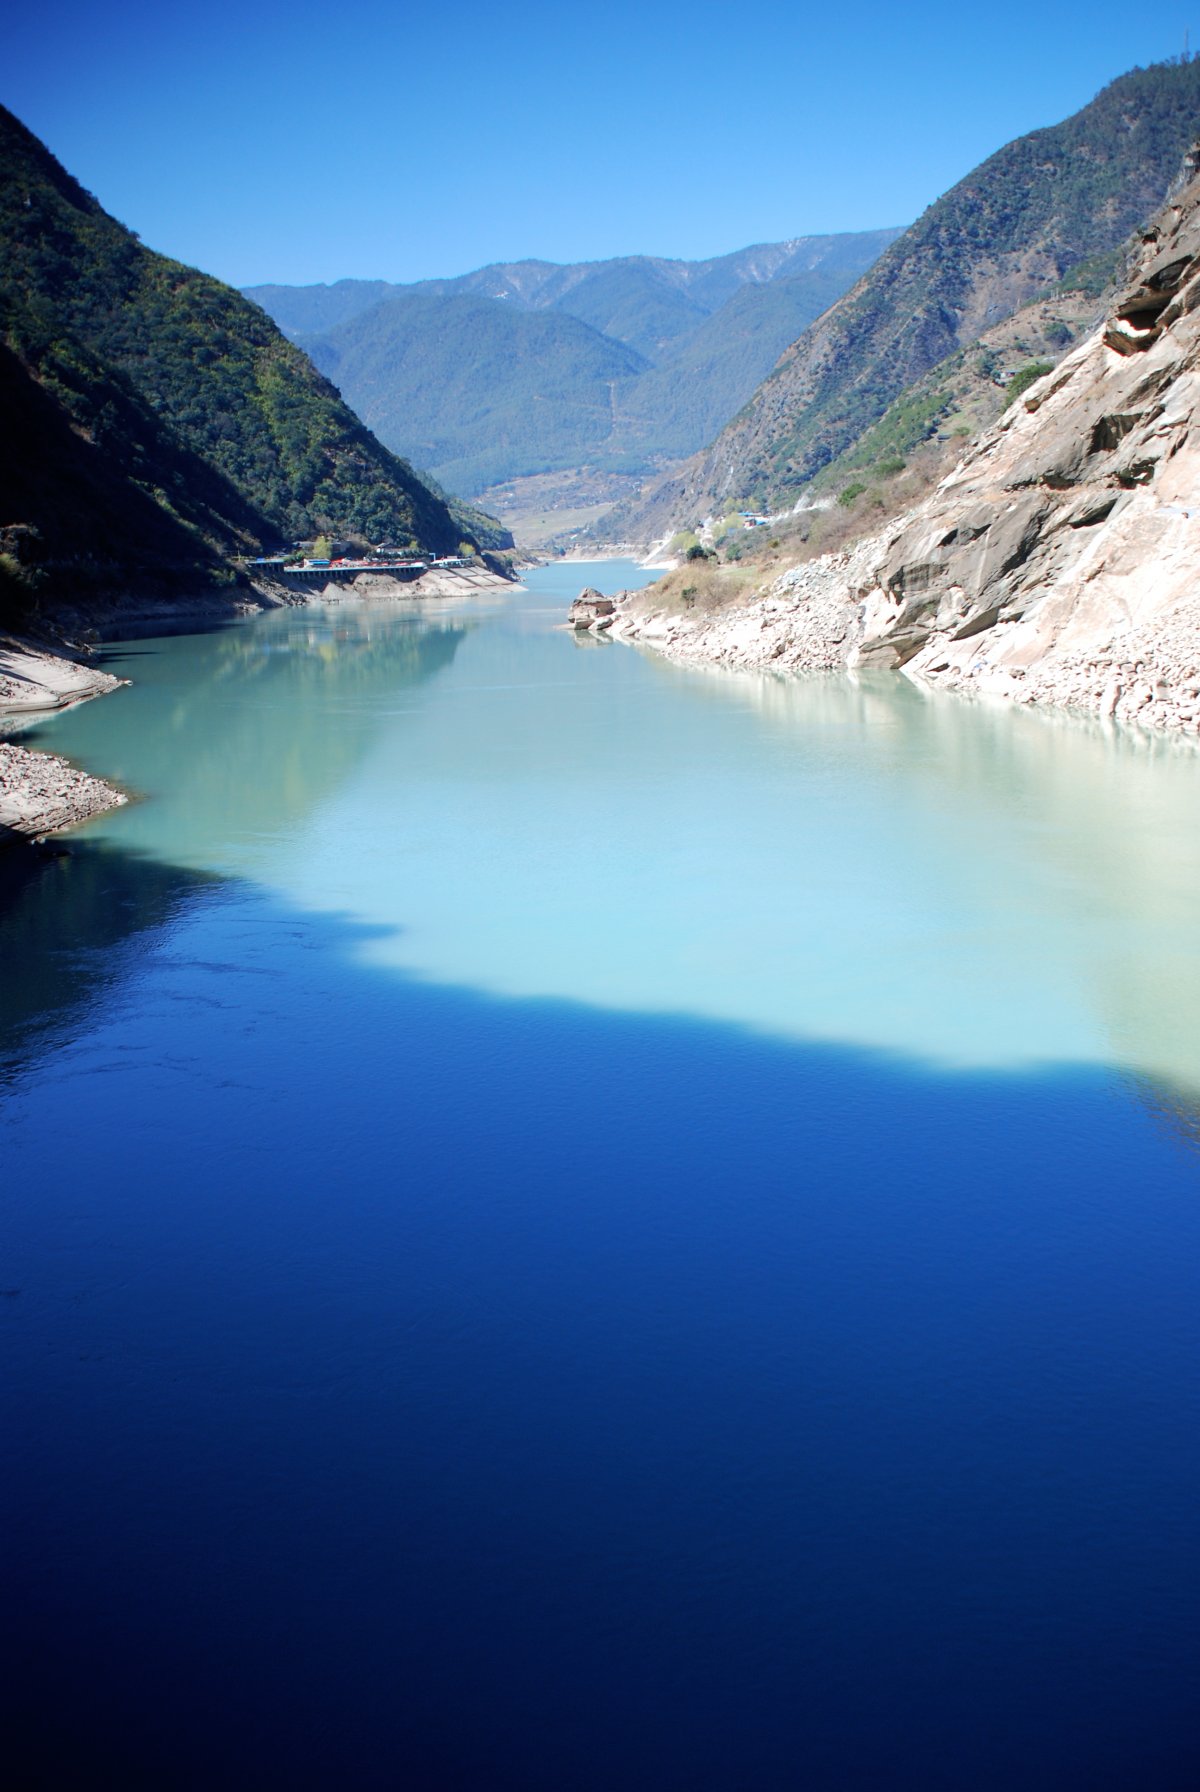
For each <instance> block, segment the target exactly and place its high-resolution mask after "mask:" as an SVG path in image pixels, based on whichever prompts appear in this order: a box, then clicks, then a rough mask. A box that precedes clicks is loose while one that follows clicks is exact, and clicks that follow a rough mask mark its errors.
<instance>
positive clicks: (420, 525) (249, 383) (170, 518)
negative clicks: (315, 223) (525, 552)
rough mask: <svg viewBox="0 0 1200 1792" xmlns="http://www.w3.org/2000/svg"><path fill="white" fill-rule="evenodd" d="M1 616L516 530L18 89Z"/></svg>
mask: <svg viewBox="0 0 1200 1792" xmlns="http://www.w3.org/2000/svg"><path fill="white" fill-rule="evenodd" d="M0 399H2V401H3V406H4V418H5V427H4V429H3V430H2V431H0V616H2V615H3V614H4V613H5V612H7V613H8V614H9V615H10V616H11V615H12V614H13V613H15V611H16V610H18V609H19V608H20V607H21V606H22V604H27V603H28V602H29V601H33V600H34V599H37V600H38V601H40V600H41V599H42V598H43V597H47V598H53V597H54V596H55V595H56V594H58V595H61V594H62V593H64V592H70V593H71V594H74V595H78V596H85V595H88V594H89V593H101V592H103V593H106V594H107V593H116V592H120V593H124V592H129V591H133V590H138V589H146V588H154V589H155V590H162V591H164V592H166V591H179V590H181V589H185V588H186V589H188V590H190V591H191V592H193V593H194V592H195V591H196V590H197V589H199V588H202V587H204V586H207V585H210V584H221V583H222V582H224V583H228V582H229V581H230V579H231V578H232V576H233V575H232V571H231V569H230V567H229V564H228V562H229V557H230V556H231V555H234V554H238V553H246V552H253V551H257V550H261V549H262V548H264V547H274V546H276V545H278V544H279V543H281V542H286V541H288V540H290V539H291V538H293V537H297V536H304V535H310V534H315V533H316V532H318V531H320V530H333V531H335V532H337V533H339V534H359V535H363V536H366V537H367V538H368V539H369V540H380V539H389V540H393V541H399V542H402V543H404V542H411V543H413V545H414V546H418V547H421V548H425V549H431V550H453V549H454V548H456V547H457V545H458V543H459V541H460V540H461V539H463V538H465V537H470V538H471V539H473V540H475V541H476V542H477V543H478V545H480V546H490V545H498V544H499V543H500V542H502V541H503V540H504V539H505V536H504V532H503V531H502V530H501V528H500V526H499V525H498V524H497V523H496V522H495V520H494V519H493V518H488V517H485V516H483V515H481V514H480V513H479V512H477V511H474V510H471V509H470V508H467V507H463V506H461V505H459V504H457V503H455V502H453V501H450V500H447V498H446V496H445V494H444V493H442V492H440V491H438V490H436V489H434V488H433V487H432V486H431V485H430V484H429V483H427V482H426V481H425V480H423V479H422V478H421V477H420V476H419V475H418V474H417V473H416V472H415V471H414V470H413V468H412V467H411V466H409V465H408V464H407V463H406V462H404V461H402V460H400V459H398V458H397V456H396V455H394V454H392V453H391V452H390V451H389V450H388V449H387V448H385V447H384V446H383V445H382V444H381V443H380V442H378V441H377V440H376V439H375V437H374V436H373V435H372V434H371V432H370V431H369V430H368V429H367V428H365V427H364V425H363V424H362V423H361V422H360V421H359V419H358V418H357V417H356V416H355V415H354V414H353V412H352V411H350V410H349V409H348V407H347V406H346V405H345V404H344V403H343V402H342V400H341V398H340V397H339V396H338V394H337V392H336V391H335V390H334V388H333V387H332V386H331V385H330V384H329V382H328V381H327V380H326V379H325V378H323V377H322V375H321V374H319V373H318V372H317V370H316V369H315V368H314V367H313V366H312V364H311V362H310V361H309V360H308V358H307V357H306V356H305V355H304V354H303V353H302V352H301V350H299V349H298V348H296V347H295V345H294V344H293V343H290V342H289V341H288V340H287V339H286V337H284V336H283V335H282V334H281V333H280V331H279V330H278V329H277V328H276V327H275V325H274V324H273V323H271V321H270V319H269V318H267V317H266V316H265V315H264V314H263V312H262V311H261V310H260V309H259V308H258V307H257V306H256V305H252V304H250V303H249V302H248V301H247V300H246V299H244V298H242V297H241V295H240V294H239V293H237V292H236V291H234V290H233V288H231V287H228V286H223V285H222V284H221V283H220V282H219V281H217V280H213V279H210V278H209V277H208V276H207V275H205V274H202V273H199V272H197V271H196V270H195V269H194V268H188V267H184V266H182V265H181V264H180V263H178V262H175V261H169V260H168V259H167V258H166V257H165V256H162V255H156V254H155V253H154V252H153V251H152V250H150V249H146V248H144V247H143V246H142V244H141V243H140V242H139V241H138V239H137V238H136V236H134V234H133V233H132V232H131V231H129V230H127V229H126V228H125V227H124V225H122V224H119V223H118V222H117V221H116V219H114V218H111V217H110V216H109V215H108V214H107V213H106V212H105V211H104V209H103V207H102V206H101V205H100V204H99V202H98V201H97V200H96V199H94V198H93V197H92V195H91V194H90V193H87V192H85V191H84V189H83V188H82V187H81V186H80V185H79V183H78V182H77V181H75V180H74V179H73V178H72V177H71V175H69V174H68V173H67V172H66V170H65V169H64V168H62V167H61V165H60V164H59V163H58V162H57V161H56V160H55V159H54V157H53V156H52V155H51V153H50V151H49V150H48V149H46V147H45V146H44V145H43V144H42V143H40V142H39V141H38V139H37V138H36V137H35V136H34V135H33V134H32V132H30V131H29V130H27V129H26V127H25V126H24V125H23V124H21V123H20V121H19V120H18V119H16V118H15V117H14V116H13V115H12V113H11V112H8V111H6V110H4V109H3V108H2V107H0Z"/></svg>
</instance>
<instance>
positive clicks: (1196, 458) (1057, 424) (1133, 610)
mask: <svg viewBox="0 0 1200 1792" xmlns="http://www.w3.org/2000/svg"><path fill="white" fill-rule="evenodd" d="M1194 170H1195V163H1193V164H1192V165H1191V167H1190V169H1189V173H1190V174H1191V175H1192V178H1190V179H1189V180H1188V182H1187V184H1186V185H1184V186H1183V187H1182V189H1181V190H1180V191H1178V192H1177V194H1176V196H1175V198H1174V199H1173V200H1172V202H1171V203H1170V204H1168V206H1167V207H1166V208H1165V209H1164V210H1163V212H1162V213H1161V214H1160V215H1159V217H1158V218H1157V219H1156V220H1155V222H1154V224H1153V225H1152V226H1151V227H1150V228H1149V229H1148V230H1147V231H1146V232H1145V233H1144V236H1143V240H1142V246H1141V257H1140V262H1139V263H1138V265H1137V267H1136V271H1135V273H1134V276H1133V278H1132V280H1131V283H1130V285H1129V286H1128V288H1127V289H1126V290H1125V292H1124V293H1123V294H1122V295H1121V297H1120V298H1119V299H1118V300H1117V302H1116V303H1115V304H1114V306H1113V307H1112V310H1111V312H1110V314H1109V316H1108V318H1107V319H1106V321H1105V322H1104V323H1103V325H1102V326H1101V327H1100V328H1099V329H1098V330H1097V331H1096V332H1095V333H1094V334H1093V335H1092V336H1091V337H1090V338H1089V339H1088V340H1087V341H1085V342H1084V343H1082V344H1081V345H1080V346H1079V347H1078V348H1077V349H1075V350H1074V351H1073V353H1071V354H1070V355H1068V356H1067V358H1066V359H1065V360H1063V361H1062V362H1060V364H1059V365H1058V367H1056V368H1055V369H1054V371H1053V372H1052V373H1050V374H1047V375H1046V376H1045V377H1044V378H1043V379H1042V380H1040V381H1039V382H1038V383H1037V384H1036V385H1034V386H1031V387H1030V389H1029V390H1028V392H1027V393H1025V394H1024V396H1023V398H1022V399H1021V400H1019V401H1018V402H1017V403H1015V404H1014V405H1013V406H1012V407H1011V408H1010V409H1009V410H1008V411H1007V412H1006V413H1005V415H1004V416H1003V417H1002V418H1001V420H1000V422H999V423H998V424H996V425H995V427H994V428H992V429H991V430H989V431H988V432H987V433H986V434H985V435H984V436H982V437H981V438H980V439H979V441H978V442H977V443H976V444H975V445H974V446H973V447H972V448H971V449H970V451H969V452H968V453H967V454H966V456H965V457H964V459H963V460H962V461H961V462H960V463H959V465H958V466H957V467H956V468H955V469H954V471H953V472H952V473H951V474H950V475H949V476H948V477H947V478H946V479H945V480H943V482H942V483H941V485H940V486H939V487H938V488H937V489H936V490H935V491H934V492H933V493H932V494H931V495H930V497H929V498H928V499H926V500H925V501H924V502H923V503H922V504H921V505H919V506H918V507H917V508H916V509H915V510H914V511H913V512H911V513H910V514H909V515H907V516H905V517H901V518H898V519H896V520H895V521H894V522H892V523H891V524H890V525H888V526H887V527H886V528H885V529H882V530H881V531H880V532H879V533H878V534H876V535H874V536H872V537H869V538H868V539H867V540H865V541H863V542H860V543H859V544H858V545H857V546H856V547H855V548H854V550H853V551H852V552H850V553H845V552H843V553H841V554H838V555H831V556H828V557H826V558H825V559H823V560H818V561H814V562H812V563H810V564H808V565H806V566H802V567H798V568H796V569H794V570H793V571H792V572H790V573H787V574H785V575H783V577H782V578H779V579H777V580H776V581H775V582H774V584H773V585H772V586H771V587H770V589H769V590H767V591H765V592H763V593H761V594H759V595H758V596H757V597H756V598H755V600H754V601H753V602H752V603H751V604H749V605H745V606H742V607H740V608H739V609H737V610H736V611H734V612H732V613H730V614H721V615H715V616H696V617H692V618H679V619H673V620H672V622H671V624H670V633H671V639H670V640H669V641H667V640H663V641H660V642H658V643H656V644H658V645H662V646H664V647H665V648H666V650H667V651H668V652H673V653H674V654H675V655H676V656H677V657H681V658H703V659H719V660H721V661H723V662H724V663H727V664H737V665H757V666H768V665H770V666H779V665H783V666H811V667H818V666H833V665H847V666H862V667H884V668H899V669H902V670H903V671H904V672H906V673H907V674H908V675H909V676H911V677H915V678H919V679H922V680H925V681H928V682H930V683H935V684H945V685H949V686H953V687H956V688H960V689H964V690H976V691H979V692H989V693H992V694H996V695H1001V696H1006V697H1010V698H1014V699H1016V700H1018V701H1024V702H1042V703H1054V704H1062V705H1067V706H1072V707H1082V708H1085V709H1090V710H1092V711H1095V712H1099V713H1101V714H1104V715H1109V716H1116V717H1117V718H1119V719H1121V720H1132V721H1136V722H1138V723H1140V724H1143V725H1150V726H1166V727H1177V728H1184V729H1187V730H1196V729H1197V728H1200V179H1197V178H1195V175H1194ZM659 621H660V624H661V618H660V619H659ZM654 626H655V625H654V622H653V620H652V618H651V616H650V612H649V609H648V608H647V609H646V610H645V611H644V613H643V614H641V615H639V614H636V613H633V612H631V613H630V614H629V615H628V616H622V617H621V618H620V619H619V621H618V626H617V631H616V632H618V633H619V634H624V635H627V636H640V637H641V638H645V639H648V640H649V639H652V638H653V633H654Z"/></svg>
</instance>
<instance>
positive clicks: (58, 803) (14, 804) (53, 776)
mask: <svg viewBox="0 0 1200 1792" xmlns="http://www.w3.org/2000/svg"><path fill="white" fill-rule="evenodd" d="M127 801H128V798H127V797H126V796H124V795H123V794H122V792H121V791H119V790H115V789H114V788H113V786H112V785H111V784H106V783H104V781H103V779H101V778H93V777H92V776H91V775H90V773H88V772H81V771H80V770H79V769H78V767H77V766H73V765H70V764H69V763H68V762H67V760H65V759H60V758H59V756H58V754H57V753H31V752H29V751H28V749H27V748H25V747H17V746H13V745H12V743H11V742H9V741H0V827H8V828H11V829H12V830H13V832H14V833H17V834H26V835H31V836H33V835H38V834H47V833H51V832H53V831H54V830H55V829H57V828H66V827H72V826H74V825H75V823H77V822H80V821H87V820H88V818H89V817H90V816H92V815H101V814H103V812H104V811H105V810H106V809H113V808H116V807H117V805H118V804H120V803H124V802H127Z"/></svg>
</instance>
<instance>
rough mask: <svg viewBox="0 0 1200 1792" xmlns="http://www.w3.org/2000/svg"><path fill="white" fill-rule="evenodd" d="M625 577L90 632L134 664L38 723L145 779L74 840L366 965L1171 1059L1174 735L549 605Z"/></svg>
mask: <svg viewBox="0 0 1200 1792" xmlns="http://www.w3.org/2000/svg"><path fill="white" fill-rule="evenodd" d="M647 576H648V575H646V574H643V573H640V572H639V571H638V570H637V569H636V568H635V567H633V566H632V565H630V564H628V563H615V564H613V563H610V564H603V563H602V564H601V565H600V566H599V567H575V566H568V567H551V568H546V569H541V570H539V571H538V572H536V573H534V574H533V575H532V576H531V578H530V589H529V590H527V591H525V592H523V593H520V594H517V595H516V596H513V595H510V594H508V593H503V594H502V595H501V596H499V597H497V598H495V599H494V600H491V601H490V602H480V603H476V604H471V605H468V606H466V607H463V608H461V609H458V610H454V609H452V608H446V607H438V608H434V607H433V606H428V607H427V610H426V612H425V613H424V614H422V615H421V616H419V617H414V616H413V615H412V614H411V613H410V612H409V611H397V610H391V611H387V610H383V609H382V608H381V607H378V606H377V607H375V608H367V607H364V606H361V605H360V606H350V605H342V606H338V607H333V608H330V609H329V610H327V611H324V612H315V613H314V612H309V611H300V612H296V611H289V612H284V613H282V614H277V615H275V616H272V617H269V618H266V619H264V620H262V621H258V622H255V623H253V624H250V625H248V626H245V627H240V628H235V629H231V630H229V631H227V632H225V633H222V634H216V635H207V636H193V637H188V638H182V639H180V638H176V639H173V640H170V641H163V642H144V643H137V644H136V645H131V646H130V647H129V648H128V649H126V650H122V649H120V648H118V649H116V650H114V652H113V654H112V665H113V667H114V669H115V670H117V671H118V672H122V673H125V674H127V675H130V676H132V677H133V678H134V679H135V680H136V681H137V682H136V686H135V688H134V689H132V690H130V691H128V692H126V693H124V694H122V695H121V696H119V697H118V698H116V699H113V700H110V701H109V702H107V703H105V704H102V705H101V704H93V705H91V706H90V707H84V708H81V709H79V710H76V711H74V712H72V713H71V714H69V715H68V716H66V717H64V718H62V719H61V720H59V721H57V722H54V723H51V724H48V725H47V726H46V727H45V728H43V729H42V730H40V731H39V732H38V733H37V735H35V737H34V738H35V739H41V740H44V741H45V743H46V744H47V745H49V746H55V747H58V748H60V749H61V750H63V751H65V752H67V753H70V754H73V755H76V756H77V757H79V758H80V759H81V760H82V761H83V762H85V763H86V764H88V765H89V766H92V767H94V768H96V769H97V770H100V771H103V772H105V773H106V774H108V775H113V776H116V777H117V778H118V779H119V780H122V781H124V782H125V783H126V784H127V785H128V786H129V787H131V788H132V789H134V790H136V791H139V792H143V793H145V794H146V795H147V796H148V798H149V799H150V800H148V801H147V802H145V803H144V804H141V805H139V806H137V807H135V808H133V809H130V810H127V811H124V812H122V813H120V814H118V815H116V816H114V817H112V818H111V819H109V820H108V821H105V822H103V823H101V824H100V825H99V826H98V827H95V828H93V829H91V830H89V834H88V838H89V839H93V840H96V841H104V842H106V843H107V842H111V843H112V844H113V845H115V846H119V847H121V848H122V849H123V850H127V851H130V850H132V851H136V852H139V853H149V854H152V855H154V856H156V857H159V858H165V859H167V860H169V861H170V862H172V863H175V864H178V865H184V866H188V867H191V868H194V869H196V870H204V871H211V872H216V873H219V874H223V875H228V874H236V875H239V876H243V877H248V878H253V879H255V880H257V881H259V882H261V883H263V884H266V885H267V886H268V887H270V888H271V889H272V890H274V891H276V892H278V893H279V894H280V895H281V896H283V897H285V898H286V899H287V900H288V901H291V902H295V903H297V904H299V905H301V906H302V907H303V908H305V909H306V910H308V911H310V912H318V913H329V914H338V915H345V916H352V917H353V918H354V919H355V921H356V922H357V923H359V924H362V925H364V926H367V927H369V928H371V929H372V930H373V933H374V937H373V939H372V941H371V943H370V944H369V945H365V946H364V947H363V949H362V950H363V955H364V957H365V959H366V960H367V961H369V962H370V963H372V964H376V965H380V966H384V965H386V966H390V967H394V968H397V969H402V970H404V971H406V972H408V973H410V974H413V975H417V976H421V977H429V978H432V979H434V980H436V981H437V982H439V983H444V984H450V985H457V986H464V987H467V988H471V989H475V990H486V991H488V992H491V993H495V994H501V995H506V996H518V997H529V996H533V997H556V998H562V999H567V1000H573V1001H582V1002H586V1003H589V1004H600V1005H603V1006H606V1007H611V1008H614V1009H618V1010H620V1011H622V1012H629V1011H631V1010H632V1011H640V1012H653V1013H670V1014H678V1015H695V1016H699V1017H703V1018H704V1019H708V1020H721V1021H728V1022H733V1023H736V1024H739V1025H745V1026H750V1027H753V1028H756V1029H762V1030H764V1031H766V1032H769V1033H771V1034H772V1035H775V1036H778V1037H785V1038H790V1039H795V1040H810V1041H812V1040H816V1041H836V1042H838V1043H841V1044H846V1045H854V1046H863V1047H869V1048H871V1049H877V1050H885V1051H890V1052H896V1053H900V1054H903V1055H905V1056H908V1057H911V1058H912V1059H914V1060H916V1061H919V1062H927V1063H934V1064H937V1065H939V1066H945V1067H951V1066H973V1067H976V1066H988V1065H991V1066H997V1067H1001V1066H1017V1065H1029V1064H1054V1063H1070V1064H1081V1063H1091V1064H1101V1065H1108V1066H1114V1067H1120V1068H1124V1069H1128V1070H1131V1071H1134V1072H1139V1073H1145V1074H1147V1075H1152V1076H1156V1077H1160V1078H1165V1079H1169V1080H1171V1081H1174V1082H1178V1083H1180V1084H1182V1085H1184V1086H1186V1087H1189V1088H1193V1089H1200V1028H1197V1027H1196V1025H1195V1024H1194V1016H1195V1014H1196V1012H1197V1007H1198V1005H1200V952H1198V951H1197V946H1196V900H1195V892H1196V890H1197V889H1198V888H1200V803H1198V801H1197V791H1198V789H1200V754H1198V753H1197V751H1196V750H1195V748H1194V746H1193V745H1192V744H1191V743H1187V742H1171V741H1149V740H1146V739H1136V738H1132V737H1129V736H1125V735H1114V734H1111V733H1108V734H1106V733H1105V731H1104V730H1103V729H1102V728H1100V727H1099V726H1097V725H1092V724H1089V723H1086V722H1080V721H1074V720H1067V719H1063V718H1055V717H1049V716H1045V715H1038V714H1031V713H1029V712H1027V711H1021V710H1015V711H1014V710H1013V709H1012V708H1010V707H997V708H994V709H989V708H985V707H983V706H982V705H978V704H968V703H965V702H961V701H957V700H954V699H949V698H944V697H942V696H926V695H923V694H920V693H919V692H918V691H917V690H915V689H914V688H913V687H911V686H909V685H908V684H906V683H904V682H903V681H900V680H896V679H893V678H890V677H889V678H886V679H876V680H874V681H871V680H851V679H850V678H845V677H824V676H818V677H813V678H809V679H792V680H781V679H777V678H764V677H758V676H739V675H734V674H730V673H727V672H716V673H712V672H705V671H700V672H697V671H693V670H691V669H688V670H681V669H679V668H678V667H676V666H672V665H670V664H668V663H667V662H665V661H662V660H659V659H656V658H654V657H651V656H649V655H643V654H642V653H639V652H636V651H632V650H630V649H629V648H627V647H621V646H620V645H618V644H614V643H610V642H604V641H601V642H595V641H593V640H592V639H591V638H586V639H583V640H580V639H577V638H575V637H574V636H572V635H570V634H567V633H564V632H563V631H562V630H561V629H560V628H557V627H556V625H557V624H559V623H561V620H562V615H563V610H564V606H565V602H566V601H567V599H568V598H569V596H570V595H571V594H573V593H574V591H575V590H576V589H577V588H578V587H579V585H580V583H581V581H582V580H583V579H584V578H586V579H588V580H590V581H593V582H596V581H598V582H599V583H601V584H602V585H603V584H607V585H608V586H609V587H613V586H614V585H617V588H619V584H618V582H635V583H636V582H640V581H642V580H644V579H645V578H646V577H647Z"/></svg>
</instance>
